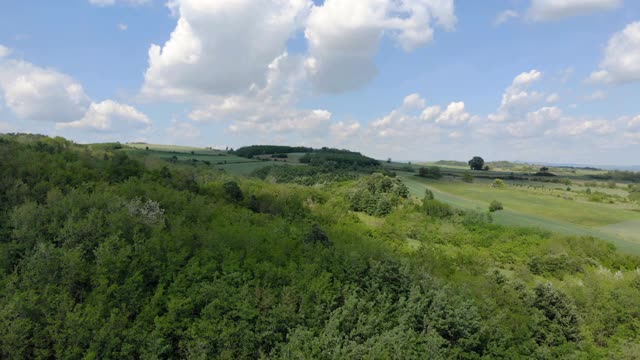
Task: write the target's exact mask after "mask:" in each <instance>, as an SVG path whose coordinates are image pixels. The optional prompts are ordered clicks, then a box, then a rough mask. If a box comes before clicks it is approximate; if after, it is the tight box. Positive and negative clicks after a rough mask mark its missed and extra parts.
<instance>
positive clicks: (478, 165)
mask: <svg viewBox="0 0 640 360" xmlns="http://www.w3.org/2000/svg"><path fill="white" fill-rule="evenodd" d="M469 167H470V168H471V170H482V168H483V167H484V159H483V158H481V157H480V156H474V157H473V158H472V159H471V160H469Z"/></svg>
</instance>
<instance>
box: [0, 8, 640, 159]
mask: <svg viewBox="0 0 640 360" xmlns="http://www.w3.org/2000/svg"><path fill="white" fill-rule="evenodd" d="M61 4H64V5H61ZM0 132H30V133H39V134H46V135H50V136H63V137H66V138H68V139H71V140H74V141H76V142H78V143H91V142H107V141H120V142H123V143H124V142H148V143H160V144H177V145H195V146H207V147H209V146H211V147H216V148H225V147H234V148H237V147H240V146H243V145H250V144H289V145H306V146H314V147H321V146H330V147H337V148H346V149H351V150H356V151H360V152H362V153H364V154H367V155H369V156H374V157H376V158H382V159H386V158H388V157H390V158H392V159H394V160H405V161H408V160H412V161H417V160H438V159H456V160H467V159H469V158H471V157H472V156H475V155H479V156H482V157H484V158H485V160H489V161H492V160H512V161H513V160H519V161H532V162H535V161H538V162H542V161H544V162H553V163H580V164H601V165H640V160H638V155H639V154H640V2H638V1H632V0H501V1H499V0H483V1H476V0H458V1H454V0H324V1H322V0H224V1H222V0H169V1H168V2H167V1H166V0H65V1H64V2H59V1H55V2H54V1H50V0H21V1H8V2H4V3H3V11H2V12H0Z"/></svg>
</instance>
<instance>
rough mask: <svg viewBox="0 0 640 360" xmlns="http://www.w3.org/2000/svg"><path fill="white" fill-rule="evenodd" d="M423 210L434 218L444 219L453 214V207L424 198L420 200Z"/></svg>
mask: <svg viewBox="0 0 640 360" xmlns="http://www.w3.org/2000/svg"><path fill="white" fill-rule="evenodd" d="M422 209H423V210H424V212H425V213H426V214H427V215H429V216H431V217H434V218H439V219H444V218H448V217H451V216H452V215H453V209H452V208H451V206H450V205H449V204H445V203H443V202H441V201H438V200H424V201H423V202H422Z"/></svg>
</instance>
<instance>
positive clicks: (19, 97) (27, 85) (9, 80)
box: [0, 60, 91, 122]
mask: <svg viewBox="0 0 640 360" xmlns="http://www.w3.org/2000/svg"><path fill="white" fill-rule="evenodd" d="M0 90H1V91H2V93H3V94H4V99H5V102H6V105H7V108H9V109H10V110H11V111H12V112H13V113H15V114H16V116H17V117H18V118H20V119H23V120H33V121H50V122H70V121H74V120H76V119H79V118H81V117H82V116H83V114H84V113H85V112H86V110H87V108H88V106H89V104H90V102H91V100H90V99H89V97H88V96H87V95H86V94H85V92H84V89H83V88H82V85H81V84H80V83H78V82H77V81H75V80H74V79H73V78H71V77H70V76H68V75H66V74H63V73H60V72H58V71H56V70H53V69H45V68H41V67H38V66H35V65H33V64H31V63H28V62H25V61H17V60H6V61H0Z"/></svg>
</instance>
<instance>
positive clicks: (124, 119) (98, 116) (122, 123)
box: [56, 100, 151, 132]
mask: <svg viewBox="0 0 640 360" xmlns="http://www.w3.org/2000/svg"><path fill="white" fill-rule="evenodd" d="M150 125H151V120H149V118H148V117H147V116H146V115H145V114H143V113H141V112H140V111H138V110H136V109H135V108H134V107H132V106H130V105H125V104H121V103H118V102H115V101H113V100H105V101H102V102H100V103H92V104H91V106H90V107H89V110H88V111H87V112H86V114H85V115H84V116H83V117H82V119H80V120H76V121H72V122H68V123H58V124H56V128H58V129H88V130H95V131H104V132H110V131H119V130H122V129H123V128H127V129H132V128H142V127H148V126H150Z"/></svg>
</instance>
